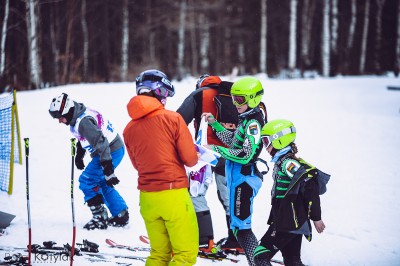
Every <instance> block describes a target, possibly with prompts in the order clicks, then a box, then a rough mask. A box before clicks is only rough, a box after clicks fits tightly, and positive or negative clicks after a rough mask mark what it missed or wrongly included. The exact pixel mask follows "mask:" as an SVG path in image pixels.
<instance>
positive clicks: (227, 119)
mask: <svg viewBox="0 0 400 266" xmlns="http://www.w3.org/2000/svg"><path fill="white" fill-rule="evenodd" d="M232 85H233V83H232V82H229V81H221V83H220V84H218V85H217V84H212V85H210V86H207V87H203V88H201V89H200V90H204V89H207V88H213V89H216V90H217V95H215V96H214V103H215V107H216V109H217V113H216V115H215V119H216V120H217V121H218V122H219V123H220V124H221V125H222V126H223V127H225V128H226V129H229V130H231V131H234V130H235V129H236V127H237V124H238V116H239V113H238V111H237V109H236V106H235V105H234V104H233V102H232V96H231V87H232ZM259 107H260V109H261V110H262V112H263V113H264V118H265V123H267V108H266V107H265V104H264V103H263V102H261V103H260V105H259Z"/></svg>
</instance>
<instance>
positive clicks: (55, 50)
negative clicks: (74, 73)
mask: <svg viewBox="0 0 400 266" xmlns="http://www.w3.org/2000/svg"><path fill="white" fill-rule="evenodd" d="M55 12H56V11H55V10H54V9H53V10H52V11H51V13H50V14H51V15H50V17H51V19H50V20H51V21H53V23H51V25H50V39H51V52H52V54H53V71H54V76H53V82H55V84H59V83H60V68H59V62H58V61H59V58H60V49H59V47H58V38H57V36H58V33H59V31H57V26H58V24H59V20H58V19H56V17H57V15H55V14H54V13H55Z"/></svg>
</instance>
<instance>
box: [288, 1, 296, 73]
mask: <svg viewBox="0 0 400 266" xmlns="http://www.w3.org/2000/svg"><path fill="white" fill-rule="evenodd" d="M296 26H297V0H291V1H290V29H289V69H290V70H294V69H295V68H296V50H297V45H296V35H297V27H296Z"/></svg>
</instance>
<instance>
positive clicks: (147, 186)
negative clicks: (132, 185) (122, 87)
mask: <svg viewBox="0 0 400 266" xmlns="http://www.w3.org/2000/svg"><path fill="white" fill-rule="evenodd" d="M128 112H129V114H130V116H131V117H132V121H131V122H129V124H128V125H127V126H126V128H125V130H124V139H125V143H126V146H127V150H128V154H129V155H130V156H131V158H132V162H133V163H134V166H135V168H136V169H137V170H138V174H139V182H138V189H139V190H142V191H161V190H166V189H173V188H187V187H188V178H187V175H186V170H185V168H184V166H183V164H182V162H183V163H184V164H185V165H187V166H193V165H195V164H196V162H197V155H196V152H195V150H194V146H193V141H187V140H188V139H190V140H191V139H192V137H191V135H190V132H189V131H186V130H182V128H183V127H185V128H186V124H185V123H184V121H183V120H182V118H181V117H180V116H179V114H178V113H176V112H172V111H168V110H165V109H164V108H163V107H162V105H161V104H160V102H159V101H158V100H157V99H156V98H153V97H149V96H142V95H139V96H136V97H134V98H132V99H131V101H130V102H129V104H128ZM180 134H189V135H187V136H180ZM149 140H150V141H149ZM132 151H134V153H135V154H136V156H133V154H132ZM186 151H188V152H186ZM189 151H192V152H189ZM193 151H194V152H193Z"/></svg>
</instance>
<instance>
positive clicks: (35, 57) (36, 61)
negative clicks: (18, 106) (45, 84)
mask: <svg viewBox="0 0 400 266" xmlns="http://www.w3.org/2000/svg"><path fill="white" fill-rule="evenodd" d="M38 20H39V11H38V7H37V2H36V1H35V0H28V1H27V8H26V22H27V32H28V43H29V48H30V49H29V66H30V77H31V84H32V85H33V86H34V87H35V88H39V87H40V86H41V83H42V69H41V65H40V57H39V54H40V49H39V40H38V36H39V34H38V28H37V27H38Z"/></svg>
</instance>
